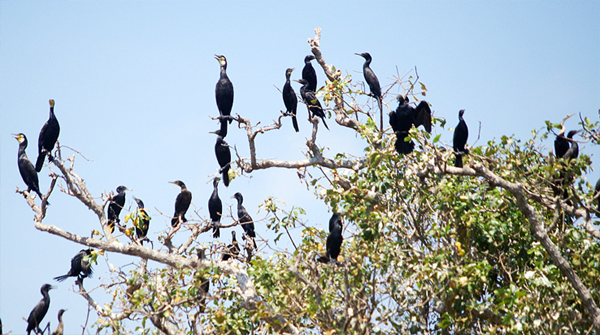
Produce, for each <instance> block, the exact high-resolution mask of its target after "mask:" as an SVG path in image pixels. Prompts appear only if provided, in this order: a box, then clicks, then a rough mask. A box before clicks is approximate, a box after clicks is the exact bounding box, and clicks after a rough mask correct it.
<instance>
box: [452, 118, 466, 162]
mask: <svg viewBox="0 0 600 335" xmlns="http://www.w3.org/2000/svg"><path fill="white" fill-rule="evenodd" d="M463 114H465V110H464V109H461V110H460V111H459V112H458V120H459V121H458V125H457V126H456V128H455V129H454V138H453V141H452V142H453V148H454V154H455V155H456V161H455V162H454V166H456V167H463V156H464V155H466V154H468V153H469V150H467V149H465V145H466V144H467V139H468V138H469V128H468V127H467V123H466V122H465V119H463Z"/></svg>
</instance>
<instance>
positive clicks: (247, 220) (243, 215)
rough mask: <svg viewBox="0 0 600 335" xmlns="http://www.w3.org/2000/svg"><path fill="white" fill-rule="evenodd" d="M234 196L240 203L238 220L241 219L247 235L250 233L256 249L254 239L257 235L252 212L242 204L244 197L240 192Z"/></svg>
mask: <svg viewBox="0 0 600 335" xmlns="http://www.w3.org/2000/svg"><path fill="white" fill-rule="evenodd" d="M233 197H234V198H235V199H236V200H237V203H238V206H237V214H238V220H239V221H240V224H241V225H242V228H243V229H244V232H245V233H246V235H248V236H249V237H250V238H251V240H252V242H253V243H254V249H256V241H255V240H254V238H255V237H256V232H255V231H254V221H253V220H252V217H250V214H248V211H247V210H246V208H244V206H242V203H243V202H244V197H243V196H242V194H241V193H240V192H237V193H236V194H234V195H233Z"/></svg>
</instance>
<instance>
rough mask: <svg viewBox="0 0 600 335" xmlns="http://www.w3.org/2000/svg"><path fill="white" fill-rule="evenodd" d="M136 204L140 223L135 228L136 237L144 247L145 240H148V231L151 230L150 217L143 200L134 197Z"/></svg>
mask: <svg viewBox="0 0 600 335" xmlns="http://www.w3.org/2000/svg"><path fill="white" fill-rule="evenodd" d="M133 200H135V203H136V204H137V206H138V216H137V217H138V221H137V225H136V226H135V235H136V236H137V238H138V239H139V240H140V243H141V244H142V245H143V244H144V240H147V239H148V238H147V236H148V229H149V228H150V216H148V213H147V212H146V208H145V207H144V202H143V201H142V200H141V199H138V198H136V197H133Z"/></svg>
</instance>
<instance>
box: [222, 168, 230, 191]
mask: <svg viewBox="0 0 600 335" xmlns="http://www.w3.org/2000/svg"><path fill="white" fill-rule="evenodd" d="M222 174H223V184H225V186H229V165H227V166H225V168H223V173H222Z"/></svg>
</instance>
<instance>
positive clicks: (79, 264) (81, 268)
mask: <svg viewBox="0 0 600 335" xmlns="http://www.w3.org/2000/svg"><path fill="white" fill-rule="evenodd" d="M91 254H92V249H91V248H88V249H81V250H80V251H79V252H78V253H77V254H75V256H73V258H71V269H70V270H69V272H67V274H66V275H62V276H58V277H54V280H56V281H58V282H62V281H64V280H65V279H67V278H69V277H77V280H76V281H75V283H77V284H81V285H83V280H84V279H85V278H91V277H92V274H93V272H94V270H92V264H91V263H90V256H91Z"/></svg>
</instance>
